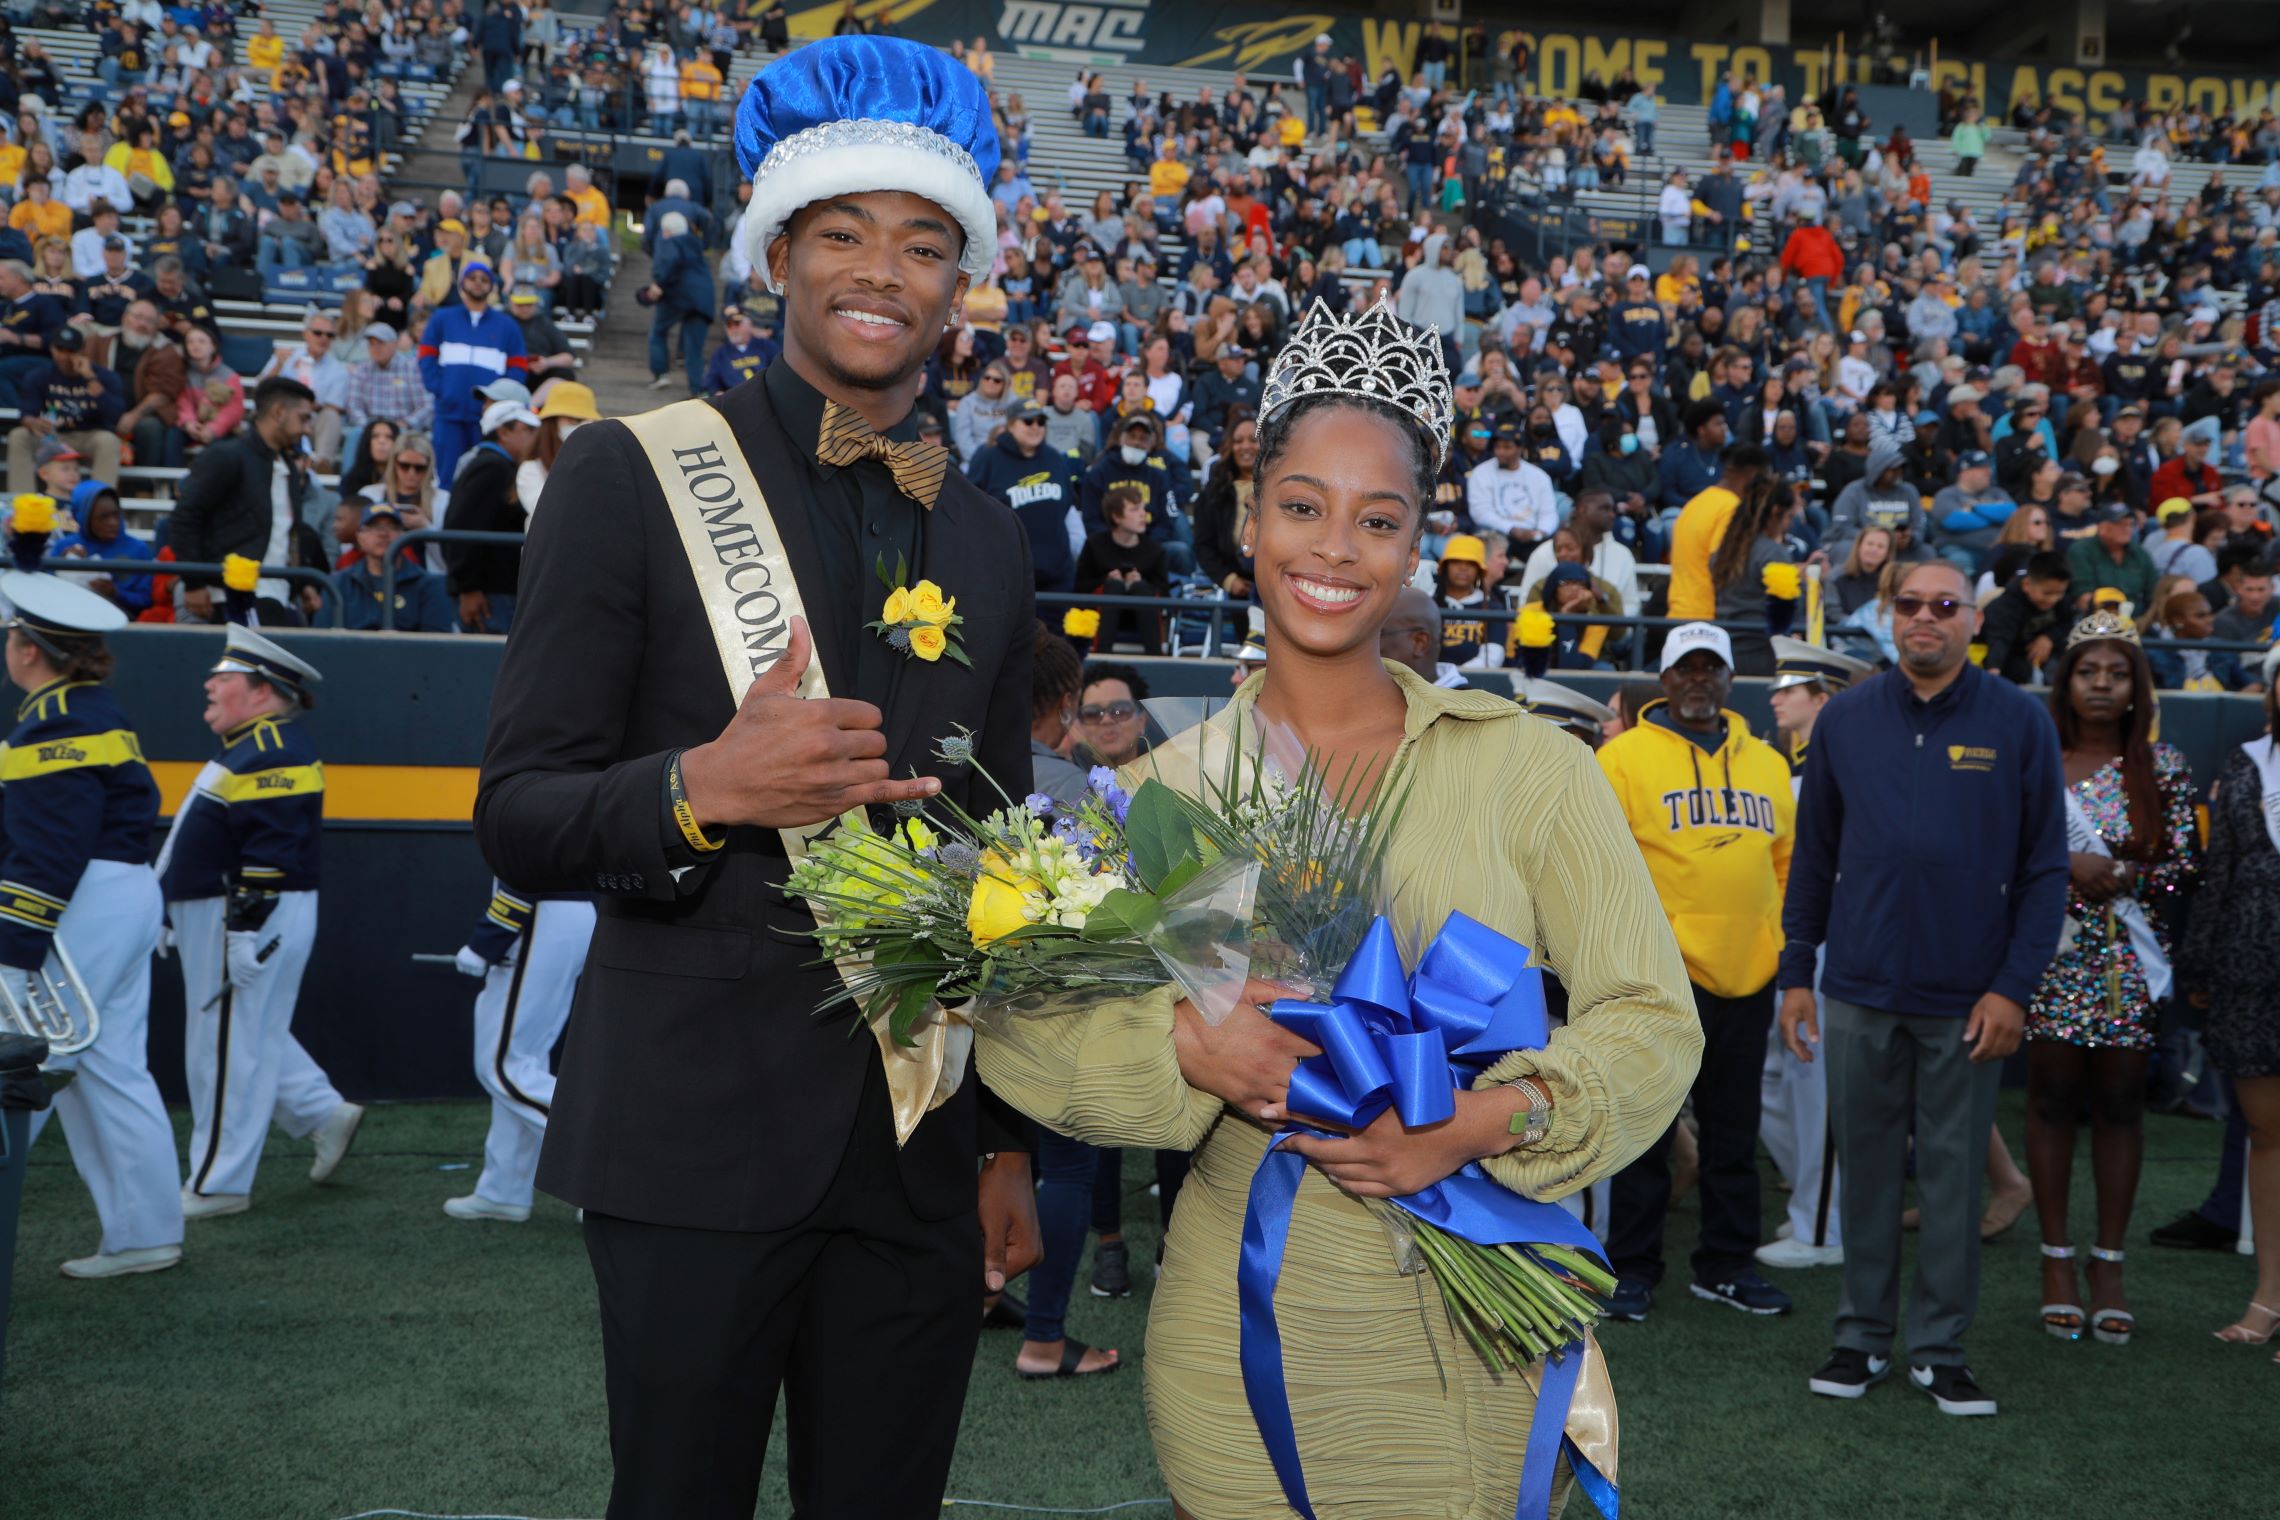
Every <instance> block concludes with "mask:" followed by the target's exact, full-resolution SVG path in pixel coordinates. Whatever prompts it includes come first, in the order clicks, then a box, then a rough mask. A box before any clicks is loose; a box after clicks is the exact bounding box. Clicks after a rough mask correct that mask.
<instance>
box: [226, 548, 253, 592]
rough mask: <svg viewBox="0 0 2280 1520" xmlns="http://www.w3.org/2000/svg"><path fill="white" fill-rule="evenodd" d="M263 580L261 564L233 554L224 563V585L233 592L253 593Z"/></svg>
mask: <svg viewBox="0 0 2280 1520" xmlns="http://www.w3.org/2000/svg"><path fill="white" fill-rule="evenodd" d="M260 579H261V562H260V561H259V560H253V559H247V558H246V557H245V556H244V555H242V554H232V555H230V556H229V557H228V558H226V559H224V560H223V561H222V584H223V585H224V586H226V587H228V588H229V589H230V590H232V591H251V590H252V589H253V588H254V585H255V583H256V582H258V581H259V580H260Z"/></svg>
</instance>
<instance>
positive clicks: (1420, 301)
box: [1394, 232, 1465, 375]
mask: <svg viewBox="0 0 2280 1520" xmlns="http://www.w3.org/2000/svg"><path fill="white" fill-rule="evenodd" d="M1394 315H1396V316H1398V317H1400V318H1401V320H1402V321H1404V322H1407V323H1409V324H1410V325H1411V326H1412V327H1430V328H1432V329H1433V330H1434V331H1435V332H1437V333H1439V334H1440V335H1441V348H1442V351H1443V353H1444V354H1445V355H1446V356H1447V358H1448V361H1449V373H1450V374H1452V375H1453V374H1455V373H1456V372H1457V371H1458V370H1459V369H1461V368H1463V366H1462V365H1461V364H1459V363H1458V362H1457V355H1458V349H1457V345H1458V342H1459V340H1460V338H1461V337H1462V335H1463V332H1464V325H1465V281H1464V276H1462V275H1460V274H1458V273H1457V245H1456V244H1455V243H1454V242H1452V241H1451V240H1450V238H1449V235H1448V234H1447V233H1445V232H1436V233H1434V234H1433V235H1432V236H1431V237H1429V238H1427V239H1426V240H1425V257H1424V258H1423V259H1422V260H1420V261H1419V262H1418V264H1417V266H1416V267H1415V268H1413V269H1411V270H1410V271H1409V272H1408V273H1407V274H1405V275H1403V276H1402V277H1401V293H1400V294H1399V295H1397V296H1396V297H1395V298H1394Z"/></svg>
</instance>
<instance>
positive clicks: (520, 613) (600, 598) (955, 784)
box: [475, 380, 1036, 1230]
mask: <svg viewBox="0 0 2280 1520" xmlns="http://www.w3.org/2000/svg"><path fill="white" fill-rule="evenodd" d="M710 404H712V405H714V406H717V407H718V408H719V409H720V411H721V412H722V413H723V414H724V415H725V416H726V417H727V418H728V420H729V423H730V425H731V427H732V428H733V430H734V432H735V435H736V439H737V442H738V443H739V444H740V445H741V446H742V448H743V450H744V454H745V458H746V459H747V460H748V461H749V463H750V464H751V467H752V473H753V476H754V478H755V479H756V480H757V481H758V483H759V486H760V489H761V492H762V494H763V495H764V496H765V497H766V498H767V500H768V502H769V505H770V509H771V515H772V516H773V517H774V519H775V522H776V525H777V528H778V529H779V531H780V532H781V533H782V535H783V538H784V547H785V553H786V555H787V556H788V557H789V558H790V560H791V563H792V569H793V573H794V575H795V576H796V577H797V579H798V580H799V583H800V589H801V596H802V599H803V601H804V602H805V603H806V607H807V614H808V617H809V618H810V619H811V620H812V622H813V624H814V625H815V645H816V649H817V651H818V658H822V659H823V660H824V674H825V676H826V677H827V678H828V679H829V681H830V684H831V690H832V693H833V695H835V696H841V697H846V696H855V697H861V698H863V699H865V700H867V701H870V702H873V703H876V704H877V705H878V706H879V707H880V709H881V710H882V711H883V712H884V713H885V716H886V722H885V729H886V735H887V743H888V760H889V764H890V766H891V768H892V770H893V772H894V774H896V775H898V776H902V775H908V774H911V773H912V772H914V771H915V772H917V773H921V774H929V775H936V776H939V777H941V779H942V784H943V795H944V796H945V797H946V798H950V799H955V800H956V801H958V802H960V803H961V804H963V805H964V806H966V807H967V808H969V809H972V810H973V811H975V812H976V813H982V812H986V811H988V810H989V809H990V808H991V807H993V806H995V805H998V804H997V799H996V797H995V794H994V793H992V792H990V791H989V788H988V786H987V784H986V783H985V782H983V781H982V780H981V778H980V777H979V776H978V775H977V774H975V772H974V771H973V770H971V769H962V770H952V769H950V768H948V767H945V766H942V765H941V764H940V763H939V762H938V761H936V760H935V758H934V756H933V753H932V752H933V749H934V745H935V743H936V741H937V740H939V739H940V738H942V737H945V736H947V735H948V734H950V733H951V732H952V728H953V725H964V726H966V727H968V728H971V729H973V730H974V731H975V733H976V740H977V751H978V754H979V757H980V760H981V763H982V764H983V765H984V766H986V767H987V768H988V769H989V771H990V773H991V774H992V775H994V776H995V777H996V778H997V779H998V781H999V782H1000V783H1001V784H1003V785H1004V786H1005V788H1006V789H1007V790H1008V791H1009V792H1011V793H1012V794H1013V795H1014V796H1017V797H1018V796H1021V795H1022V794H1023V793H1024V792H1025V791H1026V790H1027V789H1028V785H1029V779H1030V771H1029V667H1030V640H1031V638H1032V636H1033V626H1034V622H1035V616H1036V614H1035V611H1034V607H1033V604H1032V598H1031V578H1030V568H1029V550H1028V541H1027V535H1026V534H1025V533H1024V532H1023V531H1022V528H1021V525H1020V523H1019V521H1018V520H1017V519H1016V518H1015V517H1014V516H1013V514H1012V512H1011V511H1009V510H1008V509H1007V508H1006V507H1004V506H1003V505H1001V504H1000V503H998V502H996V501H994V500H992V499H991V498H990V497H988V496H986V495H984V494H983V493H982V492H981V491H979V490H978V489H976V488H975V487H974V486H972V485H971V484H969V483H968V482H966V481H964V480H962V479H960V478H958V477H957V476H956V475H955V474H953V475H952V476H951V477H950V478H949V480H948V481H947V482H946V483H945V485H944V487H943V490H942V495H941V498H940V500H939V501H938V503H937V504H936V506H935V508H934V510H933V511H932V513H931V514H929V518H928V521H927V522H926V525H925V530H924V544H923V548H922V552H921V555H920V558H919V563H918V564H916V565H914V566H913V568H912V573H911V579H912V582H913V583H914V584H915V583H916V582H917V581H918V580H919V579H921V578H924V579H930V580H933V581H934V582H936V583H937V584H938V585H940V586H941V587H942V589H943V592H944V594H946V595H949V596H954V597H956V598H957V599H958V611H959V613H960V614H961V615H962V616H963V617H964V618H965V619H966V622H965V624H964V629H963V631H964V633H965V648H966V652H967V654H968V655H969V656H970V657H971V659H972V660H973V666H972V668H971V669H968V668H967V667H966V666H963V665H960V664H958V663H957V662H956V661H954V660H948V659H944V660H940V661H937V662H935V663H933V664H926V663H923V662H920V661H917V660H915V659H907V660H898V661H896V662H894V663H893V664H892V665H890V666H889V667H888V668H889V670H890V671H891V672H892V674H891V675H890V676H889V678H888V680H887V689H886V690H884V691H857V690H854V689H852V688H851V681H852V672H848V671H842V670H839V669H835V668H833V663H832V660H831V659H830V658H828V657H826V656H825V652H826V651H832V650H837V649H842V648H844V647H847V646H846V645H844V644H843V643H842V641H841V637H840V634H841V632H842V631H843V630H844V629H845V628H846V626H847V624H848V623H849V622H850V621H854V622H857V623H858V624H859V622H860V620H861V618H862V616H863V613H862V610H861V604H860V603H859V601H858V600H857V598H858V596H859V595H860V591H859V588H857V587H853V586H846V587H841V588H839V589H838V592H837V594H836V595H833V594H831V593H829V592H828V591H827V590H826V588H824V587H823V586H822V584H821V582H820V577H821V574H822V571H821V568H820V562H819V561H818V558H817V555H816V550H815V545H814V542H813V535H812V530H811V529H810V526H809V523H808V518H807V510H806V505H805V502H804V500H803V496H804V493H805V491H806V482H807V480H808V474H807V471H808V465H807V463H806V460H805V458H804V457H803V456H802V455H800V454H797V453H795V452H794V451H793V445H792V442H791V440H790V439H789V438H788V437H787V435H786V433H785V430H784V427H783V425H782V424H781V423H780V422H779V421H778V420H777V417H776V415H775V412H774V410H773V409H772V407H771V406H770V404H769V400H768V396H767V390H766V387H765V386H764V385H763V384H762V383H761V382H760V381H759V380H751V381H747V382H745V383H744V384H743V385H740V386H738V387H736V388H735V389H734V390H732V391H729V392H728V393H726V394H725V395H722V396H718V397H715V398H713V400H712V402H711V403H710ZM857 468H867V469H870V468H883V466H878V465H876V464H871V463H866V464H864V465H860V466H857ZM858 636H859V637H864V638H868V637H875V635H872V634H869V633H859V634H858ZM732 712H733V708H732V706H731V704H730V701H729V694H728V683H727V681H726V679H725V678H724V677H723V675H722V673H721V666H720V659H719V656H718V654H717V653H716V652H715V646H714V644H713V639H712V634H711V632H710V630H709V628H708V626H707V624H706V622H705V618H704V614H703V611H702V606H701V603H700V602H699V599H698V595H697V590H696V583H695V581H694V579H693V578H692V576H691V575H690V572H689V565H688V559H687V556H686V555H685V554H684V553H683V552H682V548H681V541H680V537H679V534H678V533H677V532H676V530H675V528H674V525H673V523H672V521H671V520H670V518H669V517H668V515H667V508H666V504H665V497H664V492H663V490H662V488H661V487H660V486H659V485H658V482H657V477H656V475H655V473H654V472H653V471H652V470H651V469H650V466H649V463H648V460H647V458H646V456H644V455H643V453H642V452H641V449H640V446H639V444H638V443H636V442H635V440H634V438H633V436H632V434H631V433H630V432H629V431H628V430H627V429H626V428H625V426H624V425H623V424H622V423H617V422H597V423H591V424H589V425H587V426H586V427H583V428H581V429H579V430H578V432H577V434H576V436H574V437H573V438H572V439H571V440H570V443H569V445H568V446H567V447H566V448H565V449H564V451H563V454H562V457H561V458H560V459H559V460H558V461H556V463H555V467H554V470H553V472H552V475H551V480H550V484H549V486H548V489H547V493H546V510H544V511H543V512H539V513H537V514H535V516H534V517H533V520H532V531H531V535H530V538H529V540H528V543H527V546H526V548H525V550H524V555H523V564H522V592H521V596H520V598H519V602H518V606H517V608H516V613H515V625H514V633H513V636H512V637H511V638H510V639H509V640H508V642H507V651H506V659H505V664H504V668H503V670H502V671H501V674H500V678H499V683H498V687H497V690H496V693H495V694H494V696H493V698H492V706H491V727H490V737H489V742H488V744H487V746H486V749H485V753H484V760H483V775H482V783H481V790H480V793H479V795H478V797H477V800H476V804H475V825H476V832H477V836H478V838H479V839H480V840H481V843H482V847H483V853H484V854H485V856H486V857H487V858H488V859H489V861H490V862H491V865H492V868H493V869H494V870H495V871H497V872H498V874H499V875H500V877H501V878H503V879H505V880H507V881H512V882H515V883H517V884H518V885H520V886H521V887H522V888H524V889H525V890H528V891H539V892H549V891H581V892H593V893H595V894H597V901H598V904H599V907H600V910H601V917H600V921H599V923H598V924H597V925H596V926H595V930H594V938H593V945H592V948H591V949H590V950H589V951H588V953H587V959H586V972H585V976H584V979H583V980H582V981H581V982H580V984H579V988H578V995H577V1001H576V1003H575V1005H574V1007H573V1011H572V1014H571V1018H570V1032H569V1039H568V1042H567V1044H566V1046H565V1047H564V1050H563V1054H562V1063H561V1079H560V1085H559V1086H558V1087H557V1088H556V1090H555V1097H554V1104H553V1112H552V1116H551V1120H550V1122H549V1124H548V1127H547V1139H546V1148H545V1150H544V1152H543V1154H542V1157H541V1160H540V1163H539V1174H538V1182H539V1186H541V1187H542V1188H544V1189H545V1190H546V1191H548V1192H549V1193H552V1194H554V1195H555V1196H557V1197H560V1198H563V1199H565V1200H567V1201H569V1202H571V1203H575V1204H578V1205H580V1206H581V1207H584V1208H589V1209H594V1210H597V1211H599V1212H601V1213H605V1214H611V1215H617V1216H620V1217H624V1218H629V1219H637V1220H644V1221H649V1222H653V1223H659V1224H668V1225H680V1226H687V1227H692V1228H699V1229H721V1230H773V1229H781V1228H786V1227H788V1226H791V1225H793V1224H796V1223H798V1222H799V1221H800V1220H801V1219H802V1218H804V1217H806V1216H807V1215H808V1214H809V1213H810V1212H812V1211H813V1209H814V1208H815V1207H816V1205H817V1204H818V1203H819V1202H820V1201H821V1200H822V1198H823V1196H824V1194H825V1190H826V1189H827V1187H828V1186H829V1184H830V1182H831V1180H832V1177H833V1175H834V1174H835V1172H836V1171H837V1168H838V1165H839V1161H840V1158H841V1156H842V1154H843V1153H844V1151H845V1150H846V1147H847V1143H848V1137H849V1134H850V1132H851V1130H852V1128H853V1126H854V1124H855V1122H856V1118H857V1112H858V1102H859V1100H860V1099H861V1098H862V1095H863V1091H864V1086H865V1083H866V1081H872V1082H876V1081H879V1080H880V1079H879V1078H878V1077H877V1076H875V1075H873V1071H874V1068H876V1067H877V1065H878V1062H879V1054H878V1048H877V1044H876V1042H875V1040H874V1039H873V1036H872V1034H871V1032H870V1031H869V1030H868V1029H867V1028H864V1027H861V1026H860V1025H859V1024H858V1022H857V1020H856V1018H855V1016H854V1014H852V1013H851V1012H849V1011H847V1010H844V1009H842V1010H840V1011H838V1012H835V1013H833V1014H830V1015H825V1016H819V1015H818V1014H817V1012H816V1008H817V1005H818V1004H819V1003H820V1002H821V1001H822V1000H823V999H824V998H825V996H826V995H827V994H828V993H829V992H830V990H831V989H832V987H833V986H835V985H836V982H835V977H836V973H834V972H832V971H831V970H830V969H829V968H828V967H819V966H817V965H816V964H815V961H816V959H817V947H816V945H815V942H814V941H813V940H812V939H811V938H809V937H808V931H810V930H812V928H813V926H814V921H813V919H812V918H811V917H810V915H809V914H808V912H807V910H806V908H804V907H803V906H801V905H800V904H798V903H797V902H796V901H794V900H793V899H791V898H789V897H787V896H786V894H785V892H784V890H783V882H784V877H785V873H786V871H787V869H788V862H787V860H786V857H785V855H784V851H783V847H782V844H781V842H780V840H779V839H778V837H777V834H776V831H775V830H773V829H759V828H740V829H732V830H730V831H729V837H728V843H727V846H726V848H725V849H724V850H723V851H722V852H721V853H720V854H719V855H718V856H715V857H713V858H711V859H710V860H708V861H707V862H706V863H705V864H702V865H700V866H697V867H694V868H693V869H690V870H688V871H686V872H685V873H684V874H683V875H682V877H681V878H680V879H679V880H678V881H676V880H675V877H674V875H673V871H672V866H673V865H674V864H675V863H676V859H677V858H678V857H674V856H669V854H668V850H669V848H670V846H669V843H668V840H667V837H666V819H665V814H664V809H663V802H662V793H661V788H662V786H663V781H664V771H665V765H666V761H667V760H668V758H669V757H670V755H671V754H672V753H673V752H674V751H676V750H679V749H682V748H685V747H688V746H691V745H696V744H701V743H704V742H706V741H708V740H710V739H713V738H715V737H717V736H718V735H719V733H720V731H721V730H722V729H723V728H724V727H725V726H726V725H727V723H728V720H729V718H730V716H731V715H732ZM982 1097H983V1095H982V1094H981V1093H980V1088H979V1084H978V1083H977V1082H976V1081H975V1080H973V1078H972V1077H971V1076H970V1075H969V1077H968V1080H967V1083H966V1086H965V1088H964V1089H963V1090H962V1091H961V1092H960V1093H959V1094H958V1095H957V1097H956V1098H954V1099H953V1100H952V1101H951V1102H949V1103H947V1104H945V1105H944V1106H943V1107H941V1108H939V1109H937V1110H935V1111H934V1112H933V1113H932V1114H929V1115H928V1116H927V1118H926V1119H925V1121H924V1122H923V1123H921V1124H920V1125H919V1127H918V1130H917V1132H916V1133H915V1134H914V1135H913V1136H912V1137H911V1139H910V1141H909V1143H908V1144H907V1145H905V1146H904V1148H903V1150H902V1152H901V1157H900V1164H901V1171H902V1178H903V1185H904V1189H905V1192H906V1194H907V1195H908V1198H909V1201H910V1204H911V1206H912V1208H913V1210H914V1211H915V1212H916V1213H917V1214H918V1215H919V1216H920V1217H922V1218H929V1219H939V1218H948V1217H950V1216H951V1215H953V1214H956V1213H959V1212H961V1211H964V1210H969V1209H971V1208H973V1207H974V1157H975V1153H976V1151H977V1150H978V1149H982V1148H990V1149H997V1148H1009V1142H1010V1141H1011V1139H1012V1136H1013V1134H1015V1133H1018V1132H1017V1131H1008V1130H1005V1129H1002V1128H1001V1129H998V1130H997V1131H996V1134H995V1136H994V1137H993V1136H985V1135H983V1134H982V1133H981V1131H980V1126H978V1123H977V1110H978V1108H979V1107H980V1106H981V1101H982ZM877 1111H878V1110H877V1108H876V1100H875V1099H874V1107H873V1109H872V1110H871V1112H872V1113H873V1114H874V1116H875V1115H876V1113H877ZM1000 1112H1002V1113H1006V1114H1010V1111H1009V1110H1000ZM1020 1148H1026V1147H1025V1146H1023V1147H1020Z"/></svg>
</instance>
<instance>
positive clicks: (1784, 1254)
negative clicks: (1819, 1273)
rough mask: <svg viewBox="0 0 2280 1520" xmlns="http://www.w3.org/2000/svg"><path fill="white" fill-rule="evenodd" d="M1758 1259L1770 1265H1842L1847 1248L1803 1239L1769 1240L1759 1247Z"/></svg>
mask: <svg viewBox="0 0 2280 1520" xmlns="http://www.w3.org/2000/svg"><path fill="white" fill-rule="evenodd" d="M1757 1259H1758V1260H1759V1261H1761V1262H1763V1263H1764V1264H1765V1265H1767V1266H1769V1267H1841V1266H1843V1265H1844V1262H1845V1249H1844V1247H1843V1246H1816V1245H1809V1244H1807V1243H1806V1242H1804V1241H1802V1240H1769V1241H1767V1242H1766V1243H1765V1244H1764V1245H1762V1246H1759V1247H1758V1248H1757Z"/></svg>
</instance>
